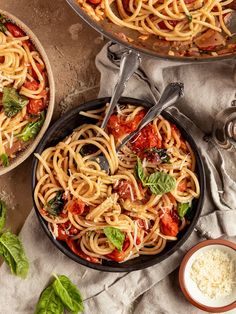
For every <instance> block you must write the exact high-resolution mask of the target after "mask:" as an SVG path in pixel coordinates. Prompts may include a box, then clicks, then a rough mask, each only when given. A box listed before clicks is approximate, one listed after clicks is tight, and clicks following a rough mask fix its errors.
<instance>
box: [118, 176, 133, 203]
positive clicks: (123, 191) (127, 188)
mask: <svg viewBox="0 0 236 314" xmlns="http://www.w3.org/2000/svg"><path fill="white" fill-rule="evenodd" d="M114 192H116V193H117V194H118V195H119V196H120V198H122V199H123V200H127V199H129V200H130V199H131V200H133V199H134V198H135V195H134V194H135V193H134V190H133V188H132V183H131V182H129V181H126V180H121V181H119V184H118V185H117V186H116V187H114Z"/></svg>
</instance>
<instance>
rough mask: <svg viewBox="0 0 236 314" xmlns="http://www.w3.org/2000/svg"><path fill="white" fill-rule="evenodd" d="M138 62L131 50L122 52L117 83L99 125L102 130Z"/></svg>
mask: <svg viewBox="0 0 236 314" xmlns="http://www.w3.org/2000/svg"><path fill="white" fill-rule="evenodd" d="M140 62H141V58H140V56H139V54H138V53H136V52H133V51H132V50H129V51H126V52H124V54H123V56H122V58H121V62H120V73H119V77H118V81H117V84H116V86H115V89H114V92H113V95H112V98H111V102H110V104H109V107H108V110H107V112H106V115H105V117H104V119H103V122H102V125H101V128H102V129H105V127H106V125H107V122H108V120H109V118H110V116H111V115H112V112H113V110H114V107H115V106H116V105H117V103H118V100H119V99H120V97H121V95H122V93H123V91H124V89H125V87H126V83H127V81H128V80H129V79H130V77H131V76H132V75H133V73H134V72H135V71H136V70H137V69H138V67H139V64H140Z"/></svg>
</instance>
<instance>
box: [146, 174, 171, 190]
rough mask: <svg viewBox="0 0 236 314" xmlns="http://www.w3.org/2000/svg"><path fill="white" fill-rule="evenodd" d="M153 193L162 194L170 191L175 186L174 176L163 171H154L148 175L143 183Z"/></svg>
mask: <svg viewBox="0 0 236 314" xmlns="http://www.w3.org/2000/svg"><path fill="white" fill-rule="evenodd" d="M145 185H146V186H148V187H149V188H150V190H151V192H152V193H153V194H156V195H162V194H164V193H168V192H170V191H172V190H173V189H174V188H175V186H176V180H175V178H174V177H172V176H171V175H169V174H168V173H165V172H154V173H152V174H151V175H150V176H149V177H148V180H147V182H146V184H145Z"/></svg>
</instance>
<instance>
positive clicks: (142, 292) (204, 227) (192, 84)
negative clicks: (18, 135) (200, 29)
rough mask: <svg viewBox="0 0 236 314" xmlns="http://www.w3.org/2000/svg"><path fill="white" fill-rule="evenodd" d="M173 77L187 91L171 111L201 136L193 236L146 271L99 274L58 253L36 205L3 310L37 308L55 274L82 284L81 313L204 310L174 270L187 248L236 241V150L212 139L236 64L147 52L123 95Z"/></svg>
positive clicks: (107, 88) (142, 93)
mask: <svg viewBox="0 0 236 314" xmlns="http://www.w3.org/2000/svg"><path fill="white" fill-rule="evenodd" d="M119 49H120V48H119V47H118V46H116V45H111V44H110V43H109V44H108V45H106V46H105V47H104V48H103V49H102V51H101V52H100V53H99V55H98V56H97V59H96V66H97V68H98V69H99V71H100V72H101V88H100V93H99V96H100V97H103V96H110V95H111V93H112V91H113V88H114V85H115V83H116V80H117V76H118V72H119V68H118V64H119V54H118V52H119ZM174 81H181V82H183V83H184V85H185V97H184V98H183V99H182V100H181V101H180V102H179V103H178V104H177V105H176V106H173V107H171V108H169V109H168V112H169V113H170V114H172V115H173V116H174V117H175V118H176V119H177V120H179V121H180V123H181V124H182V125H183V126H184V127H185V128H186V129H187V130H188V132H189V133H190V134H191V135H192V137H193V138H194V140H195V141H196V144H197V146H198V148H199V152H200V154H201V156H202V158H203V162H204V168H205V172H206V178H207V182H206V191H205V199H204V204H203V210H202V214H201V217H200V219H199V221H198V223H197V225H196V228H195V230H194V231H193V232H192V234H191V235H190V237H189V238H188V240H187V241H186V242H185V243H184V245H182V246H181V248H180V249H179V250H178V251H176V252H175V253H174V254H172V255H171V256H170V257H169V258H167V259H166V260H164V261H162V262H161V263H159V264H157V265H155V266H152V267H149V268H147V269H144V270H141V271H135V272H131V273H106V272H100V271H96V270H92V269H88V268H86V267H84V266H82V265H79V264H77V263H75V262H73V261H71V260H70V259H69V258H67V257H66V256H64V255H63V253H61V252H60V251H58V250H57V249H56V248H55V247H54V246H53V244H52V243H51V241H50V240H49V239H48V237H47V236H46V235H45V234H44V232H43V231H42V229H41V227H40V225H39V222H38V221H37V217H36V215H35V213H34V211H32V212H31V213H30V215H29V217H28V218H27V220H26V222H25V224H24V226H23V229H22V231H21V233H20V237H21V239H22V241H23V243H24V246H25V250H26V253H27V255H28V257H29V260H30V273H29V275H28V277H27V279H25V280H22V279H19V278H17V277H14V276H12V275H11V274H10V272H9V269H8V268H7V266H6V265H3V266H2V267H1V269H0V282H1V287H2V288H1V294H0V304H1V310H0V313H4V314H13V313H17V314H30V313H33V312H34V310H35V306H36V304H37V300H38V297H39V295H40V293H41V291H42V290H43V288H44V287H45V286H47V284H48V283H49V282H50V278H51V274H52V273H57V274H65V275H67V276H69V277H70V278H71V279H72V281H73V282H74V283H75V284H76V285H78V287H79V288H80V290H81V292H82V295H83V297H84V305H85V312H84V313H88V314H90V313H93V314H96V313H98V314H100V313H101V314H111V313H112V314H128V313H134V314H138V313H143V314H152V313H157V314H162V313H163V314H164V313H165V314H174V313H176V314H179V313H181V314H185V313H186V314H198V313H203V312H202V311H201V310H198V309H196V308H195V307H193V306H192V305H191V304H189V303H188V302H187V301H186V300H185V298H184V297H183V295H182V293H181V291H180V288H179V286H178V276H177V275H178V273H177V270H176V269H177V268H178V266H179V264H180V262H181V260H182V258H183V256H184V254H185V253H186V252H187V250H189V249H190V248H191V247H192V246H193V245H194V244H196V243H198V242H200V241H202V240H204V239H209V238H218V237H224V238H229V239H230V240H232V241H235V240H236V227H235V226H236V183H235V180H236V171H235V166H236V153H232V152H227V151H223V150H220V149H219V148H218V147H217V146H216V145H215V144H214V143H213V142H212V141H211V140H209V135H210V133H211V130H212V124H213V121H214V118H215V115H216V114H217V112H219V111H220V110H221V109H223V108H225V107H228V106H231V105H233V104H234V100H235V92H236V91H235V86H236V68H235V63H234V61H225V62H223V61H222V62H215V63H204V64H203V63H202V64H180V63H173V62H168V61H164V60H156V59H155V60H154V59H150V58H145V57H143V59H142V63H141V65H140V68H139V69H138V71H137V72H136V73H135V74H134V75H133V77H132V78H131V79H130V81H129V82H128V84H127V88H126V90H125V92H124V95H125V96H130V97H135V98H140V99H143V100H148V101H150V102H154V101H156V100H157V99H158V97H159V95H160V92H161V91H162V89H163V87H164V86H165V85H166V84H167V83H169V82H174ZM206 138H208V141H206Z"/></svg>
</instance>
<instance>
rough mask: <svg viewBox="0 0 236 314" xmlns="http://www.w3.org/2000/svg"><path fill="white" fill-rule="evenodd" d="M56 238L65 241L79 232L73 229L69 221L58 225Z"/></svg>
mask: <svg viewBox="0 0 236 314" xmlns="http://www.w3.org/2000/svg"><path fill="white" fill-rule="evenodd" d="M57 227H58V236H57V240H61V241H65V240H67V239H68V237H70V236H75V235H77V234H78V233H79V230H78V229H77V228H75V227H74V226H73V225H72V224H71V223H70V221H67V222H65V223H62V224H58V225H57Z"/></svg>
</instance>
